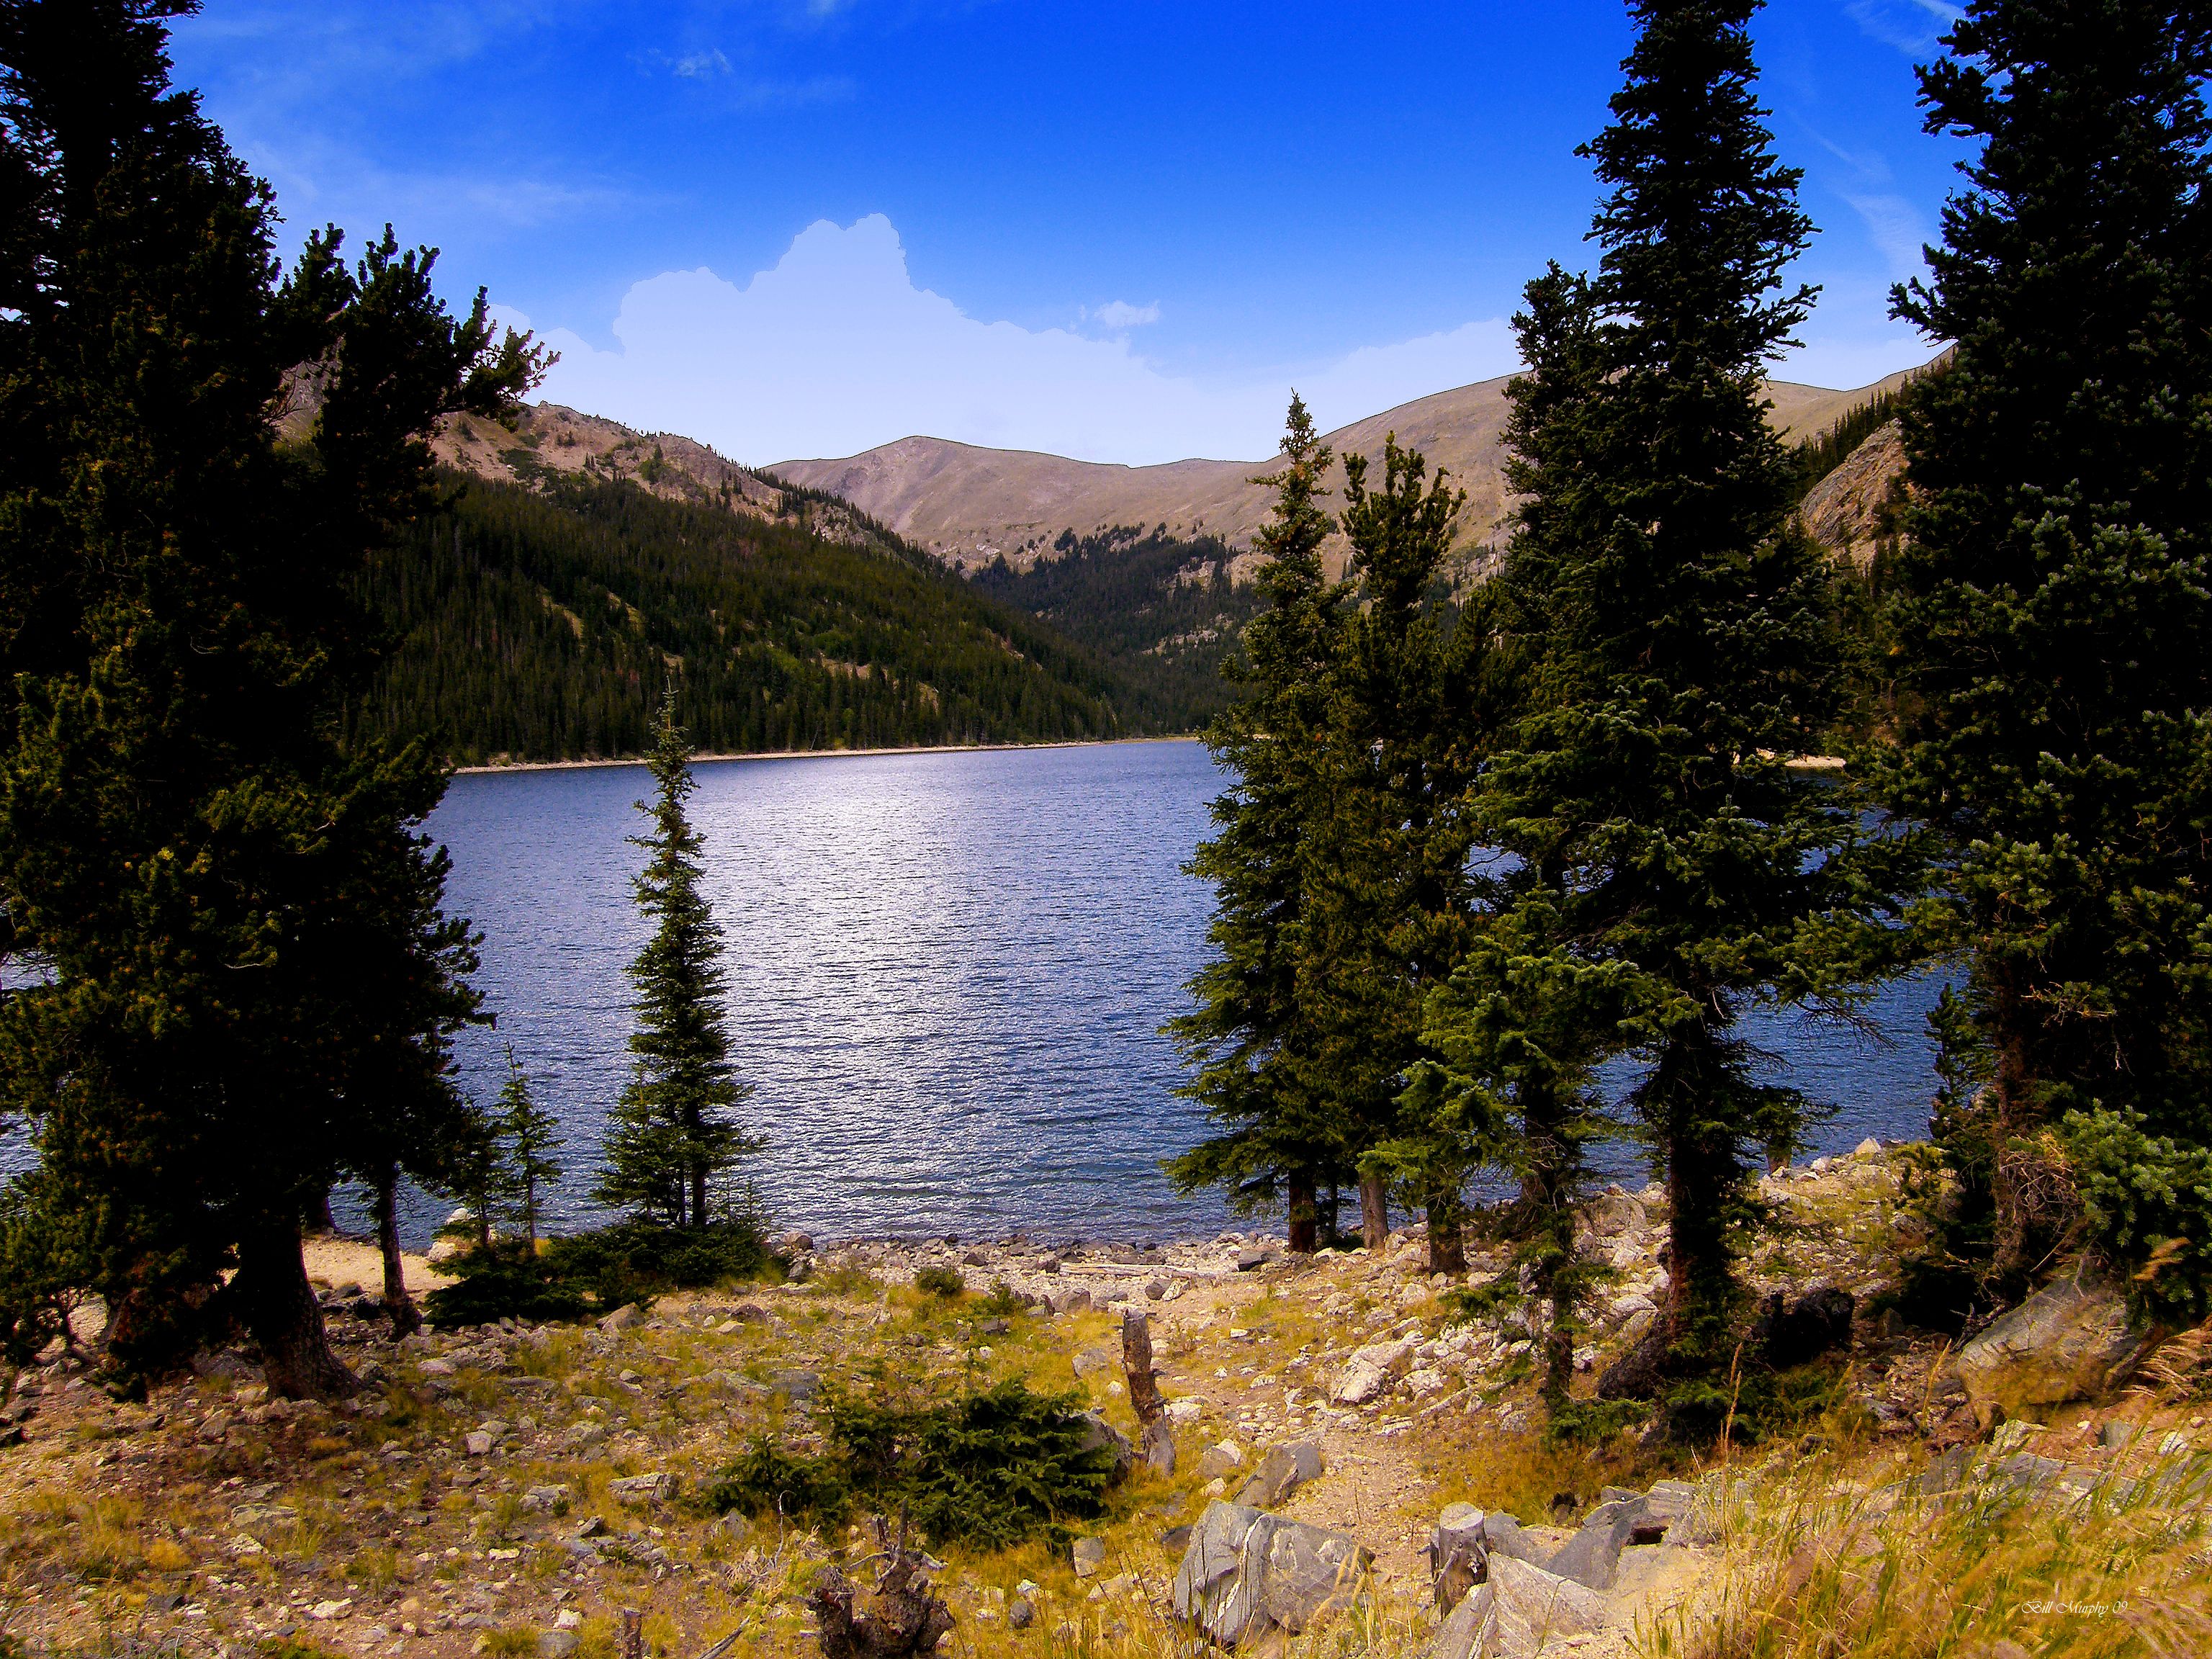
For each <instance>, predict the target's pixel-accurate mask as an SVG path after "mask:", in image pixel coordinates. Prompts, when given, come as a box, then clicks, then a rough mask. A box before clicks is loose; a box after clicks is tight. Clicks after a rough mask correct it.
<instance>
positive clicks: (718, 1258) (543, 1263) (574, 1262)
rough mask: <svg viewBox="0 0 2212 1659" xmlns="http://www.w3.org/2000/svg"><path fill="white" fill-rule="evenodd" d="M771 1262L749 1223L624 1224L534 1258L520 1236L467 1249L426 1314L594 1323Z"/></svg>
mask: <svg viewBox="0 0 2212 1659" xmlns="http://www.w3.org/2000/svg"><path fill="white" fill-rule="evenodd" d="M774 1265H775V1258H774V1257H773V1256H771V1255H769V1251H768V1249H767V1247H766V1246H765V1245H764V1244H763V1243H762V1242H761V1237H760V1230H759V1228H758V1227H757V1226H756V1225H754V1224H752V1223H751V1222H750V1221H731V1222H722V1223H719V1224H717V1225H714V1226H712V1227H664V1226H659V1225H655V1224H654V1223H652V1222H648V1221H623V1222H617V1223H616V1224H615V1225H612V1226H609V1227H597V1228H593V1229H592V1231H589V1232H584V1233H572V1234H569V1235H568V1236H567V1237H562V1238H555V1239H549V1240H548V1241H546V1243H545V1247H544V1249H542V1250H540V1251H538V1253H537V1254H535V1255H532V1253H531V1250H530V1248H529V1246H528V1245H527V1244H526V1243H523V1242H522V1241H520V1240H519V1239H501V1240H498V1241H496V1242H495V1243H493V1245H492V1247H491V1249H489V1250H471V1251H469V1252H468V1253H467V1254H466V1255H461V1256H457V1257H455V1258H454V1259H453V1261H452V1262H450V1263H448V1264H447V1267H448V1271H450V1272H452V1273H454V1274H455V1275H457V1280H458V1282H456V1283H454V1284H453V1285H448V1286H447V1287H446V1288H445V1289H443V1290H438V1291H431V1292H430V1294H429V1295H428V1297H424V1298H423V1304H422V1310H423V1313H424V1315H425V1316H427V1317H428V1318H429V1319H430V1320H432V1321H433V1322H435V1323H437V1324H440V1325H445V1326H455V1325H486V1324H490V1323H492V1322H494V1321H496V1320H499V1319H502V1318H513V1319H527V1320H530V1321H532V1322H536V1323H540V1324H542V1323H544V1322H547V1321H549V1320H563V1319H584V1318H591V1317H595V1316H598V1315H599V1314H603V1313H605V1312H607V1311H608V1310H611V1309H614V1308H618V1307H621V1306H622V1305H623V1304H624V1303H627V1302H635V1303H638V1304H645V1303H648V1302H650V1301H652V1300H653V1297H655V1296H656V1295H659V1294H660V1293H662V1292H664V1291H684V1290H697V1289H701V1288H703V1287H705V1286H708V1285H719V1284H721V1283H722V1282H723V1281H725V1280H726V1279H742V1278H745V1277H748V1276H750V1275H755V1274H757V1273H761V1272H762V1271H763V1269H767V1268H769V1267H773V1266H774Z"/></svg>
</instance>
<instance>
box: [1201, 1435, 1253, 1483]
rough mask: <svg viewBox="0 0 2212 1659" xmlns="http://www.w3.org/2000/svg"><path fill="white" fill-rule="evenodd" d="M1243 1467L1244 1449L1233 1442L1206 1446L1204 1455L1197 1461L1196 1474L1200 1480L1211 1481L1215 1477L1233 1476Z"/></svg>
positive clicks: (1228, 1441) (1227, 1441)
mask: <svg viewBox="0 0 2212 1659" xmlns="http://www.w3.org/2000/svg"><path fill="white" fill-rule="evenodd" d="M1243 1467H1244V1449H1243V1447H1242V1446H1240V1445H1238V1444H1237V1443H1236V1442H1235V1441H1234V1440H1225V1441H1223V1442H1222V1443H1220V1444H1219V1445H1218V1446H1208V1447H1207V1448H1206V1455H1204V1456H1203V1457H1201V1458H1200V1459H1199V1460H1198V1474H1199V1478H1200V1480H1212V1479H1214V1478H1215V1477H1216V1476H1217V1475H1227V1474H1236V1473H1237V1470H1239V1469H1241V1468H1243Z"/></svg>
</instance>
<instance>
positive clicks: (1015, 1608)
mask: <svg viewBox="0 0 2212 1659" xmlns="http://www.w3.org/2000/svg"><path fill="white" fill-rule="evenodd" d="M1035 1623H1036V1607H1035V1606H1034V1605H1032V1604H1031V1602H1030V1599H1029V1597H1027V1596H1026V1595H1017V1596H1016V1597H1014V1599H1013V1600H1012V1601H1009V1602H1007V1603H1006V1628H1007V1629H1008V1630H1027V1629H1028V1628H1029V1627H1030V1626H1031V1625H1034V1624H1035Z"/></svg>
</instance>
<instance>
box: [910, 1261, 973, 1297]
mask: <svg viewBox="0 0 2212 1659" xmlns="http://www.w3.org/2000/svg"><path fill="white" fill-rule="evenodd" d="M914 1287H915V1289H916V1290H917V1291H926V1292H927V1293H928V1294H929V1295H931V1296H941V1297H945V1299H946V1300H948V1301H950V1300H951V1299H953V1298H955V1297H961V1296H964V1295H966V1294H967V1291H968V1281H967V1280H966V1279H963V1278H961V1277H960V1273H959V1270H958V1269H957V1268H954V1267H924V1268H922V1269H921V1272H919V1273H915V1276H914Z"/></svg>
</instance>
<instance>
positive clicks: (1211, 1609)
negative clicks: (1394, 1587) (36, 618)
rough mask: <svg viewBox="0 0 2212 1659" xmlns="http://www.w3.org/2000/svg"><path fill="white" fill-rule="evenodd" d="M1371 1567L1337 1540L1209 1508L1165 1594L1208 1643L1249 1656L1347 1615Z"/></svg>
mask: <svg viewBox="0 0 2212 1659" xmlns="http://www.w3.org/2000/svg"><path fill="white" fill-rule="evenodd" d="M1373 1565H1374V1558H1373V1557H1372V1556H1370V1554H1369V1553H1368V1552H1367V1550H1366V1549H1365V1548H1364V1547H1363V1546H1362V1545H1360V1544H1358V1543H1357V1542H1355V1541H1353V1540H1352V1539H1350V1538H1347V1537H1346V1536H1345V1535H1344V1534H1342V1533H1338V1532H1326V1531H1323V1530H1322V1528H1319V1527H1311V1526H1308V1525H1306V1524H1305V1523H1304V1522H1302V1521H1290V1520H1285V1518H1284V1517H1283V1516H1278V1515H1270V1514H1268V1513H1267V1512H1266V1511H1265V1510H1255V1509H1252V1508H1249V1507H1248V1506H1247V1505H1244V1504H1223V1503H1215V1504H1209V1505H1208V1506H1207V1508H1206V1514H1205V1515H1204V1516H1203V1517H1201V1518H1200V1522H1199V1523H1198V1530H1197V1531H1196V1532H1195V1533H1194V1534H1192V1536H1191V1541H1190V1547H1189V1548H1188V1550H1187V1551H1186V1552H1185V1553H1184V1555H1183V1558H1182V1565H1181V1566H1180V1567H1178V1568H1177V1569H1176V1577H1175V1585H1174V1588H1173V1590H1172V1591H1171V1594H1172V1595H1173V1597H1174V1601H1175V1610H1176V1614H1177V1615H1178V1616H1179V1617H1181V1618H1183V1619H1186V1620H1189V1621H1190V1622H1191V1623H1193V1624H1194V1625H1195V1626H1197V1627H1198V1628H1199V1629H1200V1631H1202V1632H1205V1634H1206V1636H1208V1637H1209V1638H1212V1640H1213V1641H1215V1642H1216V1643H1218V1644H1220V1645H1221V1646H1223V1647H1225V1648H1252V1647H1256V1646H1260V1645H1261V1644H1265V1643H1268V1642H1270V1641H1271V1640H1279V1639H1281V1638H1285V1637H1291V1636H1296V1635H1297V1634H1298V1633H1299V1632H1302V1631H1304V1630H1305V1629H1306V1628H1307V1627H1308V1626H1310V1625H1312V1624H1313V1623H1314V1622H1315V1621H1316V1620H1319V1619H1321V1618H1322V1617H1323V1616H1324V1615H1325V1614H1327V1613H1330V1612H1332V1611H1336V1610H1340V1609H1342V1608H1345V1607H1349V1606H1350V1605H1351V1604H1352V1601H1353V1600H1354V1599H1355V1598H1356V1597H1357V1596H1358V1595H1359V1593H1360V1591H1361V1589H1362V1587H1363V1586H1364V1584H1365V1583H1366V1579H1367V1575H1368V1572H1369V1571H1370V1568H1371V1567H1372V1566H1373Z"/></svg>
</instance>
